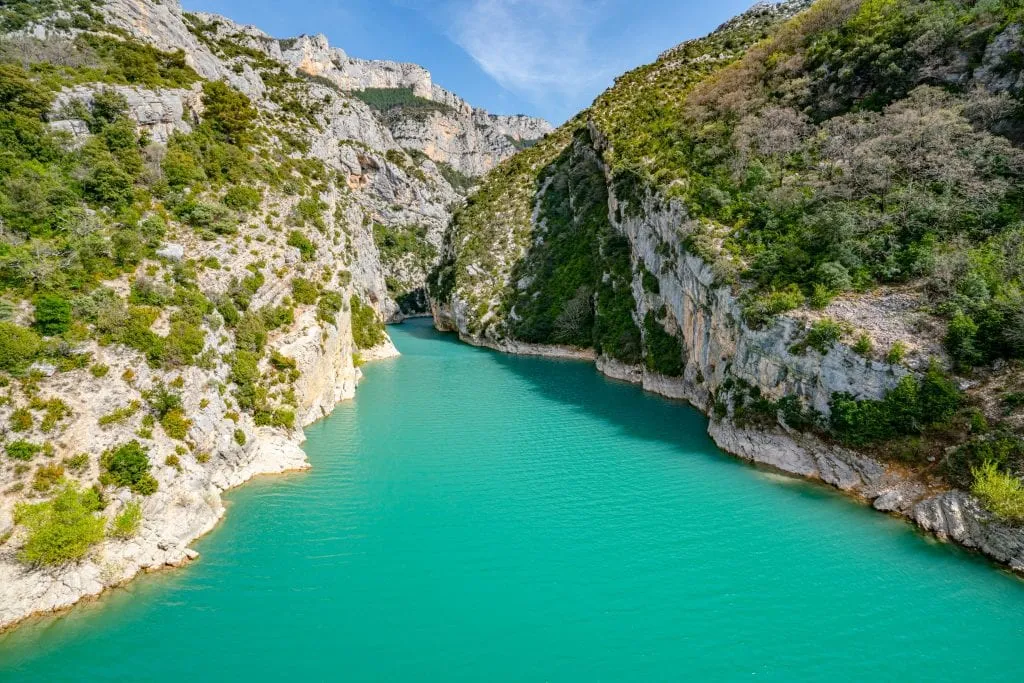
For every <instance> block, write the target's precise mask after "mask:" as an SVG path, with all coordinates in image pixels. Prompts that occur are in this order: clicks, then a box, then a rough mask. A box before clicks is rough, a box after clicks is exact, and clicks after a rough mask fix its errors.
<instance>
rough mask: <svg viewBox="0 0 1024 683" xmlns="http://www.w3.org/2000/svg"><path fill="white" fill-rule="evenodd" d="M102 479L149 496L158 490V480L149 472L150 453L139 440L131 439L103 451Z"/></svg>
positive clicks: (110, 484) (109, 483)
mask: <svg viewBox="0 0 1024 683" xmlns="http://www.w3.org/2000/svg"><path fill="white" fill-rule="evenodd" d="M100 467H101V468H102V470H103V474H102V475H100V481H101V482H102V483H103V484H106V485H108V486H118V487H120V486H125V487H127V488H129V489H131V490H132V491H134V492H135V493H140V494H142V495H144V496H148V495H150V494H152V493H155V492H156V490H157V486H158V484H157V481H156V479H155V478H154V477H153V475H152V474H150V473H149V453H148V452H147V451H146V449H145V448H143V447H142V444H140V443H139V442H138V441H129V442H128V443H125V444H121V445H120V446H117V447H116V448H111V449H110V450H108V451H106V452H104V453H103V455H102V456H101V457H100Z"/></svg>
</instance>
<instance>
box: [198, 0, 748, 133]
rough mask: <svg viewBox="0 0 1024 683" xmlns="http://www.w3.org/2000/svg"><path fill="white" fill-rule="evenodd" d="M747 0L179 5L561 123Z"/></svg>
mask: <svg viewBox="0 0 1024 683" xmlns="http://www.w3.org/2000/svg"><path fill="white" fill-rule="evenodd" d="M751 4H752V0H703V1H700V0H183V5H184V6H185V9H187V10H190V11H205V12H215V13H217V14H223V15H225V16H227V17H230V18H232V19H234V20H235V21H238V22H241V23H246V24H255V25H256V26H258V27H259V28H261V29H263V30H264V31H266V32H267V33H269V34H271V35H273V36H275V37H278V38H284V37H289V36H295V35H298V34H300V33H310V34H312V33H324V34H326V35H327V37H328V38H329V39H330V41H331V44H332V45H335V46H337V47H340V48H342V49H344V50H345V51H346V52H348V54H350V55H352V56H354V57H363V58H367V59H393V60H396V61H407V62H416V63H417V64H422V65H423V66H425V67H427V68H428V69H429V70H430V71H431V73H432V74H433V76H434V81H435V82H436V83H439V84H440V85H442V86H444V87H446V88H448V89H449V90H452V91H454V92H456V93H458V94H459V95H461V96H462V97H464V98H466V99H467V100H469V101H470V102H471V103H472V104H474V105H476V106H481V107H485V108H486V109H488V110H490V111H492V112H495V113H507V114H511V113H525V114H533V115H536V116H543V117H545V118H547V119H548V120H549V121H551V122H552V123H555V124H558V123H561V122H563V121H565V120H566V119H568V118H569V117H571V116H572V115H573V114H575V113H576V112H577V111H579V110H580V109H583V108H585V107H586V106H588V105H589V104H590V103H591V102H592V101H593V99H594V98H595V97H596V96H597V95H598V94H599V93H600V92H601V91H602V90H604V89H605V88H606V87H608V86H609V85H610V84H611V83H612V80H613V79H614V78H615V76H617V75H618V74H621V73H622V72H624V71H628V70H629V69H631V68H633V67H635V66H638V65H640V64H644V63H646V62H650V61H652V60H654V59H655V58H656V57H657V55H658V53H660V52H661V51H663V50H665V49H666V48H669V47H671V46H673V45H676V44H677V43H680V42H682V41H684V40H687V39H689V38H694V37H697V36H701V35H704V34H705V33H707V32H709V31H711V30H712V29H714V28H715V27H716V26H718V25H719V24H721V23H722V22H724V21H725V20H727V19H729V18H730V17H732V16H734V15H735V14H738V13H739V12H742V11H743V10H744V9H746V8H747V7H749V6H750V5H751Z"/></svg>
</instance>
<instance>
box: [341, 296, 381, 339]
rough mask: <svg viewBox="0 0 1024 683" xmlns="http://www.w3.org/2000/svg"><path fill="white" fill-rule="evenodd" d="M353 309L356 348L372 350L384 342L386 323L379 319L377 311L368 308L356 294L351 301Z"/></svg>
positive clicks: (353, 337)
mask: <svg viewBox="0 0 1024 683" xmlns="http://www.w3.org/2000/svg"><path fill="white" fill-rule="evenodd" d="M349 305H350V306H351V307H352V339H353V341H355V343H356V347H357V348H360V349H371V348H373V347H374V346H377V345H378V344H381V343H383V342H384V339H385V333H384V323H382V322H381V321H380V320H379V319H378V318H377V311H375V310H374V309H373V307H372V306H368V305H366V304H364V303H363V302H362V300H360V298H359V297H358V296H356V295H355V294H353V295H352V298H351V299H350V300H349Z"/></svg>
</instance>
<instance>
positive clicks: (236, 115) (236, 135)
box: [203, 81, 257, 145]
mask: <svg viewBox="0 0 1024 683" xmlns="http://www.w3.org/2000/svg"><path fill="white" fill-rule="evenodd" d="M203 106H204V107H205V111H204V112H203V118H204V119H205V121H206V123H208V124H209V125H210V128H212V129H213V131H214V132H216V133H217V134H218V135H219V136H220V137H221V138H223V139H224V140H226V141H227V142H230V143H232V144H236V145H244V144H246V143H248V142H250V141H251V140H252V130H251V129H252V124H253V123H254V122H255V121H256V116H257V112H256V109H255V108H254V107H253V106H252V102H250V101H249V98H248V97H246V96H245V95H244V94H242V93H240V92H238V91H237V90H235V89H234V88H232V87H230V86H228V85H227V84H226V83H224V82H223V81H208V82H206V83H204V84H203Z"/></svg>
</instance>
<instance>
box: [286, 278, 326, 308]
mask: <svg viewBox="0 0 1024 683" xmlns="http://www.w3.org/2000/svg"><path fill="white" fill-rule="evenodd" d="M319 296H320V288H319V287H317V285H316V283H315V282H313V281H312V280H307V279H306V278H302V277H297V278H294V279H293V280H292V299H294V300H295V303H297V304H303V305H307V306H308V305H310V304H315V303H316V300H317V298H319Z"/></svg>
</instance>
